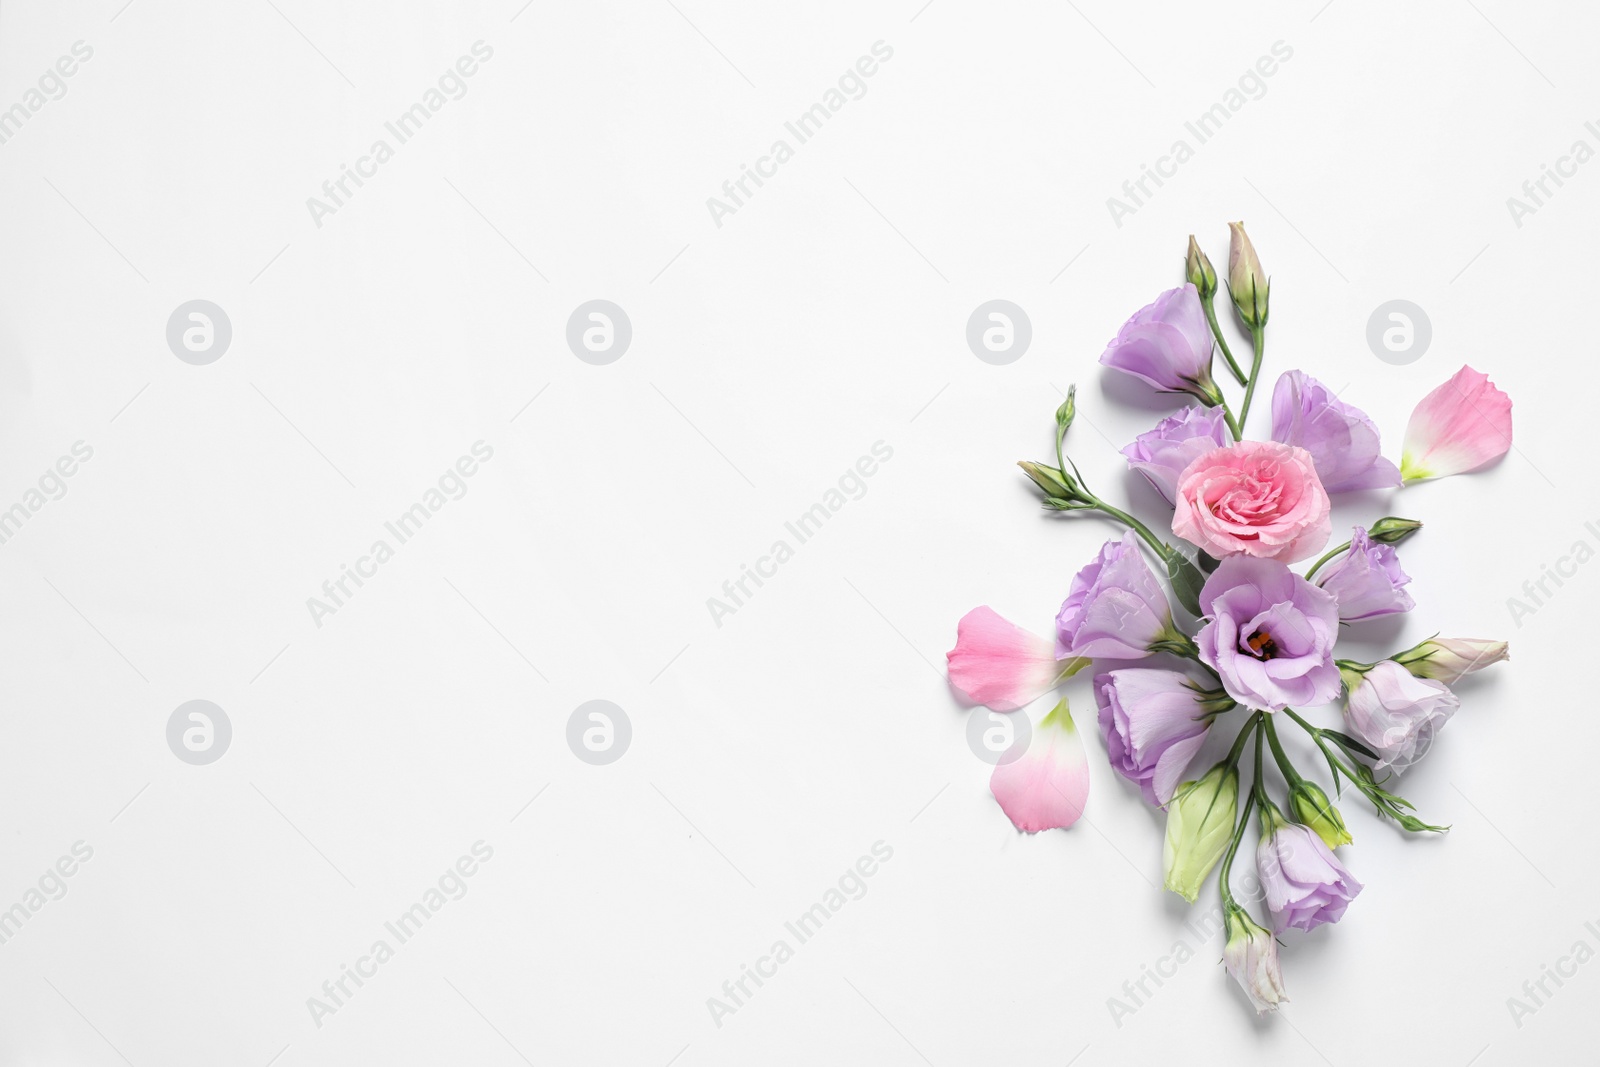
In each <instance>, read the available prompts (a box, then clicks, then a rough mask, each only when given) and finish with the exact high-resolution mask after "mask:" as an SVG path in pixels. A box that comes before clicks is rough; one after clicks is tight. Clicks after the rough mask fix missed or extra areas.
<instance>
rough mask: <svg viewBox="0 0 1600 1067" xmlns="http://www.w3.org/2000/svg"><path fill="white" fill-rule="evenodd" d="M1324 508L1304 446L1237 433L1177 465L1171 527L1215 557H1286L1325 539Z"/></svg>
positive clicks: (1312, 550)
mask: <svg viewBox="0 0 1600 1067" xmlns="http://www.w3.org/2000/svg"><path fill="white" fill-rule="evenodd" d="M1328 511H1329V502H1328V494H1327V492H1326V491H1325V490H1324V489H1323V488H1322V482H1321V481H1320V480H1319V479H1318V477H1317V468H1316V465H1315V463H1313V461H1312V459H1311V454H1310V453H1309V452H1307V451H1306V450H1305V449H1303V448H1297V447H1295V446H1293V445H1282V444H1278V443H1277V442H1275V441H1240V442H1239V443H1238V444H1235V445H1229V446H1228V447H1227V448H1217V449H1213V450H1212V451H1210V452H1206V453H1204V454H1203V455H1200V456H1197V457H1196V458H1195V459H1194V460H1193V461H1191V462H1190V464H1189V466H1188V467H1186V468H1184V471H1183V474H1182V475H1180V476H1179V478H1178V500H1177V510H1176V511H1174V512H1173V515H1172V532H1173V533H1175V534H1177V535H1178V536H1179V537H1182V538H1184V539H1185V540H1187V541H1189V542H1191V543H1193V544H1195V545H1198V546H1199V547H1200V548H1202V549H1204V550H1205V551H1206V552H1209V553H1210V554H1211V555H1213V556H1216V557H1217V558H1218V559H1222V558H1225V557H1227V556H1237V555H1246V556H1254V557H1256V558H1257V559H1277V560H1282V561H1283V562H1285V563H1293V562H1295V561H1296V560H1302V559H1306V558H1307V557H1310V556H1313V555H1315V554H1316V553H1317V552H1319V551H1320V550H1321V549H1322V546H1323V545H1325V544H1327V543H1328V534H1330V533H1331V532H1333V525H1332V524H1331V523H1330V522H1329V520H1328Z"/></svg>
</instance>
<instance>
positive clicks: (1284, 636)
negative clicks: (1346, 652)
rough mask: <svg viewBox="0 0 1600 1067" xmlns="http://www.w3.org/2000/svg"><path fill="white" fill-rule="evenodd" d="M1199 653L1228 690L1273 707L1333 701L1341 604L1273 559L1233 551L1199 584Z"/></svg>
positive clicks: (1336, 691) (1237, 696)
mask: <svg viewBox="0 0 1600 1067" xmlns="http://www.w3.org/2000/svg"><path fill="white" fill-rule="evenodd" d="M1200 610H1201V612H1202V613H1204V615H1205V616H1206V624H1205V625H1204V626H1203V627H1202V628H1201V630H1200V633H1199V634H1198V635H1196V637H1195V644H1196V645H1198V646H1199V649H1200V659H1201V661H1202V662H1204V663H1205V664H1206V666H1208V667H1210V668H1211V669H1212V670H1214V671H1216V672H1217V674H1218V675H1219V676H1220V677H1221V678H1222V686H1223V688H1224V689H1226V690H1227V691H1228V695H1229V696H1231V697H1233V699H1234V700H1237V701H1238V702H1239V703H1241V704H1243V705H1245V706H1246V707H1251V708H1261V709H1263V710H1266V711H1282V710H1283V709H1284V708H1286V707H1289V706H1290V705H1294V706H1296V707H1314V706H1316V705H1318V704H1326V703H1327V702H1328V701H1330V700H1332V699H1333V698H1334V697H1336V696H1338V695H1339V668H1338V667H1337V666H1335V665H1334V662H1333V643H1334V640H1335V639H1336V638H1337V637H1338V631H1339V604H1338V602H1337V601H1336V600H1334V598H1333V594H1331V593H1328V592H1325V591H1324V590H1322V589H1318V588H1317V587H1316V586H1314V585H1312V584H1311V583H1310V582H1308V581H1306V580H1305V579H1304V578H1302V577H1300V576H1299V575H1298V574H1295V573H1294V572H1293V571H1291V570H1290V569H1289V568H1288V567H1286V566H1285V565H1283V564H1282V563H1279V562H1278V561H1277V560H1272V559H1254V558H1252V557H1249V556H1230V557H1229V558H1227V559H1225V560H1223V561H1222V562H1221V563H1220V564H1218V565H1217V569H1216V570H1215V571H1214V572H1212V575H1211V577H1210V578H1207V579H1206V584H1205V587H1204V588H1202V589H1201V590H1200Z"/></svg>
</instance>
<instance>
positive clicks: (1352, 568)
mask: <svg viewBox="0 0 1600 1067" xmlns="http://www.w3.org/2000/svg"><path fill="white" fill-rule="evenodd" d="M1410 581H1411V575H1409V574H1407V573H1406V572H1405V571H1403V570H1401V568H1400V555H1399V553H1397V552H1396V551H1395V550H1394V546H1393V545H1385V544H1381V543H1378V542H1375V541H1373V540H1372V538H1370V537H1368V536H1367V531H1366V530H1364V529H1362V528H1361V527H1360V526H1357V527H1356V528H1355V532H1354V533H1353V534H1352V535H1351V537H1350V550H1349V551H1348V552H1346V553H1345V554H1344V555H1342V556H1340V557H1339V558H1338V559H1337V560H1335V561H1334V562H1333V563H1330V564H1329V565H1328V566H1326V567H1324V568H1323V569H1322V573H1321V574H1319V575H1317V584H1318V585H1320V586H1321V587H1322V588H1324V589H1326V590H1327V591H1328V592H1330V593H1332V594H1333V595H1334V597H1335V598H1337V599H1338V601H1339V618H1341V619H1343V620H1344V621H1345V622H1356V621H1357V620H1359V619H1372V618H1376V617H1377V616H1379V615H1394V614H1397V613H1399V612H1402V611H1410V610H1411V609H1412V608H1414V607H1416V606H1417V603H1416V601H1414V600H1412V599H1411V594H1410V593H1408V592H1406V591H1405V586H1406V585H1407V584H1408V583H1409V582H1410Z"/></svg>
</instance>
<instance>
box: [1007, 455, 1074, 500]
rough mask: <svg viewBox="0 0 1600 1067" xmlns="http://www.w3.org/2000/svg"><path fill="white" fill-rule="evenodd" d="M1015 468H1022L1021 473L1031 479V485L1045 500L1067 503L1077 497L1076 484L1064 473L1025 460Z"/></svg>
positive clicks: (1019, 462)
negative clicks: (1040, 492) (1039, 491)
mask: <svg viewBox="0 0 1600 1067" xmlns="http://www.w3.org/2000/svg"><path fill="white" fill-rule="evenodd" d="M1017 466H1019V467H1021V468H1022V473H1024V474H1026V475H1027V476H1028V477H1029V478H1031V479H1033V484H1034V485H1037V486H1038V487H1039V488H1040V490H1042V491H1043V492H1044V495H1045V498H1046V499H1054V500H1060V501H1062V502H1063V503H1068V502H1071V501H1072V499H1073V498H1074V497H1075V496H1077V483H1075V482H1074V481H1073V478H1072V475H1070V474H1067V473H1066V472H1065V471H1060V470H1057V469H1056V468H1055V467H1046V466H1045V465H1044V464H1043V463H1034V462H1032V461H1031V460H1026V459H1022V460H1018V461H1017Z"/></svg>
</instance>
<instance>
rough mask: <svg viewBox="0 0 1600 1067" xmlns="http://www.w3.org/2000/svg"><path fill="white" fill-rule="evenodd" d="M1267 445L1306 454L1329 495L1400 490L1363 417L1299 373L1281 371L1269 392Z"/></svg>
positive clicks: (1397, 473) (1374, 432) (1392, 467)
mask: <svg viewBox="0 0 1600 1067" xmlns="http://www.w3.org/2000/svg"><path fill="white" fill-rule="evenodd" d="M1272 439H1273V440H1274V441H1277V442H1279V443H1281V444H1286V445H1298V446H1300V447H1301V448H1303V449H1305V450H1306V451H1307V452H1310V453H1311V460H1312V462H1313V463H1315V464H1316V467H1317V477H1319V478H1321V479H1322V488H1324V489H1326V490H1327V491H1328V492H1330V493H1348V492H1350V491H1352V490H1355V489H1388V488H1390V487H1393V486H1397V485H1399V484H1400V468H1398V467H1396V466H1395V465H1394V464H1393V463H1391V462H1389V461H1388V460H1386V459H1384V458H1383V453H1382V451H1381V450H1380V449H1381V446H1380V445H1379V442H1378V428H1377V427H1376V426H1374V425H1373V423H1372V420H1371V419H1369V418H1367V416H1366V413H1365V412H1363V411H1362V410H1361V409H1359V408H1354V407H1351V406H1350V405H1349V404H1346V403H1345V402H1344V401H1342V400H1340V399H1339V398H1338V397H1337V396H1335V395H1334V393H1333V390H1331V389H1329V388H1328V387H1327V386H1325V385H1323V384H1322V383H1321V382H1319V381H1317V380H1316V379H1315V378H1313V377H1311V376H1310V375H1309V374H1306V373H1305V372H1303V371H1297V370H1291V371H1285V372H1284V373H1283V376H1282V377H1280V378H1279V379H1278V384H1277V385H1276V386H1275V387H1274V388H1273V390H1272Z"/></svg>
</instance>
